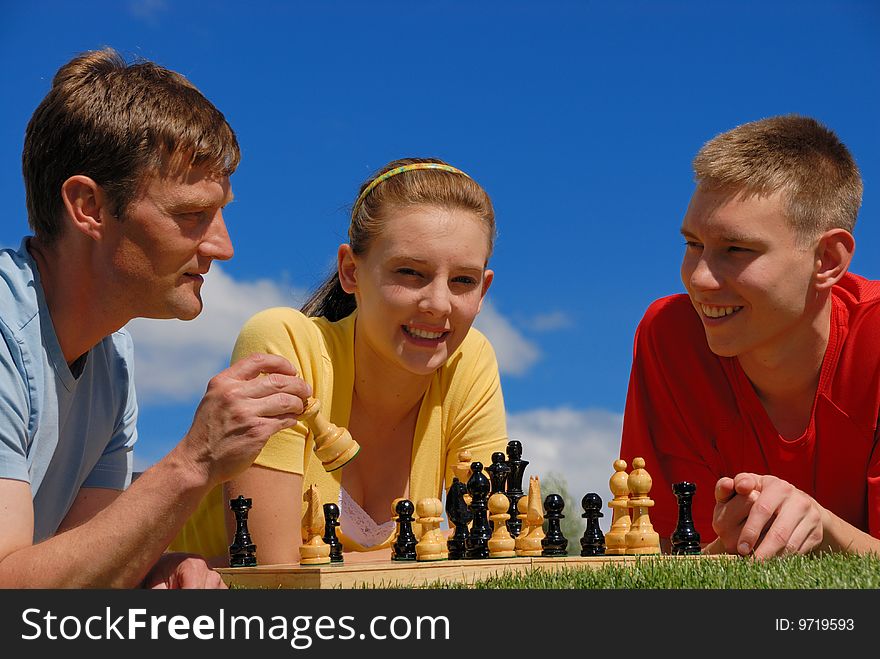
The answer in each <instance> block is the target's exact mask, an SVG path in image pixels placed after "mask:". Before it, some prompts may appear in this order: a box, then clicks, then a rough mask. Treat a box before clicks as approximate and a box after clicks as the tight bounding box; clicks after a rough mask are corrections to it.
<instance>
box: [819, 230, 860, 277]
mask: <svg viewBox="0 0 880 659" xmlns="http://www.w3.org/2000/svg"><path fill="white" fill-rule="evenodd" d="M855 249H856V240H855V238H853V235H852V234H851V233H850V232H849V231H846V230H845V229H829V230H828V231H826V232H825V233H823V234H822V235H821V236H820V238H819V242H818V244H817V245H816V286H817V287H818V288H819V289H830V288H831V287H832V286H834V284H836V283H837V282H839V281H840V279H841V278H842V277H843V275H844V274H846V271H847V270H848V269H849V264H850V263H851V262H852V257H853V252H855Z"/></svg>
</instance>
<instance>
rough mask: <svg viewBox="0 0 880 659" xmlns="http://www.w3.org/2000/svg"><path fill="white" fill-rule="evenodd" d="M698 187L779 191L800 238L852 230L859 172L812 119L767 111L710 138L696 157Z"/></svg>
mask: <svg viewBox="0 0 880 659" xmlns="http://www.w3.org/2000/svg"><path fill="white" fill-rule="evenodd" d="M693 167H694V173H695V174H696V182H697V184H698V186H699V187H700V188H703V189H707V190H729V191H730V192H731V193H739V194H746V195H769V194H773V193H775V192H780V191H781V192H782V193H783V195H784V198H785V208H786V215H787V216H788V220H789V221H790V222H791V224H792V226H793V227H794V228H795V230H796V231H797V232H798V236H799V237H800V238H801V240H803V241H811V240H813V239H815V238H816V237H817V236H818V235H820V234H822V233H823V232H825V231H828V230H829V229H834V228H840V229H845V230H846V231H849V232H850V233H852V232H853V230H854V229H855V225H856V218H857V217H858V213H859V207H860V206H861V203H862V177H861V174H860V173H859V168H858V167H857V166H856V163H855V160H853V157H852V155H850V152H849V150H848V149H847V148H846V146H844V144H843V143H842V142H841V141H840V140H839V139H838V137H837V135H835V134H834V133H833V132H832V131H831V130H829V129H828V128H826V127H825V126H823V125H822V124H821V123H819V122H818V121H816V120H815V119H811V118H809V117H801V116H798V115H785V116H779V117H770V118H768V119H761V120H759V121H753V122H751V123H747V124H743V125H742V126H737V127H736V128H734V129H732V130H729V131H727V132H725V133H722V134H721V135H718V136H717V137H715V138H713V139H711V140H709V141H708V142H707V143H706V144H705V145H704V146H703V148H702V149H700V152H699V153H698V154H697V156H696V158H694V162H693Z"/></svg>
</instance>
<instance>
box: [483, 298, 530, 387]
mask: <svg viewBox="0 0 880 659" xmlns="http://www.w3.org/2000/svg"><path fill="white" fill-rule="evenodd" d="M474 327H476V328H477V329H479V330H480V331H481V332H483V334H485V335H486V337H487V338H488V339H489V341H490V343H491V344H492V347H493V348H495V354H496V355H497V357H498V369H499V370H500V371H501V372H502V373H505V374H508V375H525V373H527V372H528V370H529V369H530V368H531V367H532V366H533V365H534V364H535V363H536V362H537V361H538V359H540V357H541V351H540V350H539V349H538V347H537V346H536V345H535V344H534V343H532V342H531V341H529V340H528V339H526V338H525V337H524V336H523V335H522V334H521V333H520V332H519V330H517V329H516V328H515V327H514V326H513V325H512V324H511V323H510V321H509V320H508V319H507V318H505V317H504V316H502V315H501V314H500V313H499V312H498V310H497V309H496V308H495V306H494V305H493V304H492V303H491V302H489V301H488V300H486V301H484V302H483V310H482V311H481V312H480V315H479V316H477V320H476V322H475V323H474Z"/></svg>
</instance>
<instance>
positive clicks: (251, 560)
mask: <svg viewBox="0 0 880 659" xmlns="http://www.w3.org/2000/svg"><path fill="white" fill-rule="evenodd" d="M252 503H253V502H252V501H251V500H250V499H245V498H244V497H243V496H242V495H240V494H239V495H238V497H237V498H235V499H230V500H229V507H230V508H231V509H232V512H233V513H235V537H233V538H232V544H231V545H229V567H251V566H253V565H256V564H257V554H256V551H257V546H256V545H255V544H254V543H253V542H252V541H251V534H250V533H249V532H248V527H247V518H248V510H250V507H251V505H252Z"/></svg>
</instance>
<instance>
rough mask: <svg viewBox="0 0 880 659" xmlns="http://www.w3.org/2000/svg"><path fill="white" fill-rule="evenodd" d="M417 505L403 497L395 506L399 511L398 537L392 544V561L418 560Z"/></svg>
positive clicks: (397, 511) (395, 509)
mask: <svg viewBox="0 0 880 659" xmlns="http://www.w3.org/2000/svg"><path fill="white" fill-rule="evenodd" d="M415 510H416V507H415V506H414V505H413V502H412V501H410V500H409V499H401V500H400V501H398V502H397V505H396V506H395V507H394V512H396V513H397V538H396V539H395V540H394V545H392V550H393V552H392V554H391V560H392V561H414V560H416V544H418V539H417V538H416V534H415V533H413V528H412V525H413V521H415V518H414V517H413V513H414V512H415Z"/></svg>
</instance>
